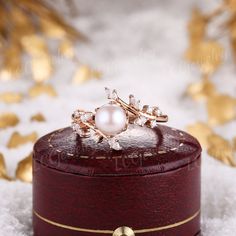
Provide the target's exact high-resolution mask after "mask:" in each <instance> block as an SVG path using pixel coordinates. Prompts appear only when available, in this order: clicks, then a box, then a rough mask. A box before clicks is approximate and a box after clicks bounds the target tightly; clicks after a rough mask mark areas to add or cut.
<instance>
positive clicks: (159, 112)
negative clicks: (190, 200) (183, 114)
mask: <svg viewBox="0 0 236 236" xmlns="http://www.w3.org/2000/svg"><path fill="white" fill-rule="evenodd" d="M153 114H154V115H155V116H161V115H162V112H161V110H160V109H159V107H155V108H154V110H153Z"/></svg>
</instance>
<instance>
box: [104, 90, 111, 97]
mask: <svg viewBox="0 0 236 236" xmlns="http://www.w3.org/2000/svg"><path fill="white" fill-rule="evenodd" d="M105 93H106V94H107V98H108V99H110V98H111V90H110V89H109V88H105Z"/></svg>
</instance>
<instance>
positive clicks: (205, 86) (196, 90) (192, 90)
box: [186, 79, 216, 101]
mask: <svg viewBox="0 0 236 236" xmlns="http://www.w3.org/2000/svg"><path fill="white" fill-rule="evenodd" d="M186 94H187V95H188V96H190V97H191V98H192V99H194V100H196V101H201V100H203V101H205V100H207V98H208V97H211V96H213V95H215V94H216V88H215V85H214V84H213V83H212V82H211V81H210V80H209V79H202V80H201V81H199V82H196V83H193V84H190V85H189V86H188V87H187V90H186Z"/></svg>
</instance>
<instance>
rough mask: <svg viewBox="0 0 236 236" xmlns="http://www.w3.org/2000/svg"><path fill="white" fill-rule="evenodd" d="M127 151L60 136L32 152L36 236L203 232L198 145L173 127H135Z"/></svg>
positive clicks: (125, 138)
mask: <svg viewBox="0 0 236 236" xmlns="http://www.w3.org/2000/svg"><path fill="white" fill-rule="evenodd" d="M119 141H120V144H121V146H122V150H120V151H115V150H112V149H111V148H110V147H109V145H108V143H106V141H103V142H101V143H99V144H97V143H96V142H95V141H94V140H93V139H92V138H89V137H88V138H80V137H79V136H78V135H77V134H75V133H74V132H73V130H72V129H71V128H64V129H61V130H57V131H54V132H52V133H50V134H48V135H46V136H44V137H42V138H41V139H39V140H38V141H37V143H36V144H35V147H34V154H33V157H34V169H33V172H34V179H33V207H34V234H35V236H39V235H40V236H42V235H43V236H49V235H50V236H51V235H56V236H65V235H70V236H73V235H75V236H78V235H79V236H87V235H90V236H91V235H95V236H96V235H115V236H126V235H127V236H133V235H141V236H142V235H144V236H153V235H158V236H159V235H171V236H173V235H174V236H178V235H181V236H183V235H184V236H193V235H197V234H198V233H199V232H200V221H199V220H200V155H201V147H200V145H199V143H198V141H197V140H196V139H195V138H193V137H192V136H190V135H189V134H187V133H185V132H183V131H179V130H176V129H173V128H170V127H167V126H161V125H159V126H158V127H156V128H154V129H150V128H145V127H137V126H133V125H131V126H130V127H129V129H128V130H127V131H125V132H123V133H122V134H120V135H119Z"/></svg>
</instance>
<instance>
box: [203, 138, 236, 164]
mask: <svg viewBox="0 0 236 236" xmlns="http://www.w3.org/2000/svg"><path fill="white" fill-rule="evenodd" d="M208 141H209V148H208V149H207V153H208V154H209V155H211V156H213V157H214V158H216V159H218V160H220V161H222V162H223V163H225V164H227V165H230V166H234V167H235V166H236V162H235V159H234V150H233V145H232V144H231V143H230V142H229V141H228V140H226V139H224V138H222V137H221V136H220V135H217V134H211V135H210V136H209V137H208Z"/></svg>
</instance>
